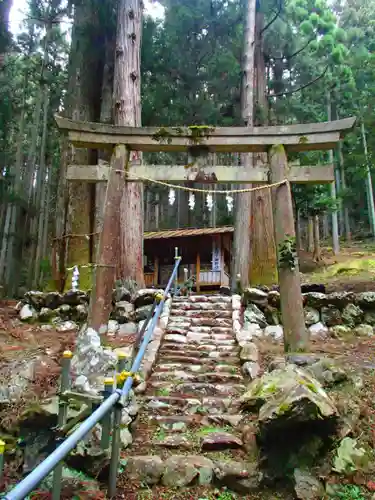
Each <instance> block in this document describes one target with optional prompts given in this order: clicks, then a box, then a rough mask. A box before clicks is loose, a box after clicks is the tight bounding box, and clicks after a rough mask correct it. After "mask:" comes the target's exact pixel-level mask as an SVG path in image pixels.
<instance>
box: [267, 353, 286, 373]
mask: <svg viewBox="0 0 375 500" xmlns="http://www.w3.org/2000/svg"><path fill="white" fill-rule="evenodd" d="M285 367H286V360H285V357H284V356H276V357H275V358H273V359H272V360H271V361H270V363H269V365H268V371H269V372H272V371H274V370H279V369H283V368H285Z"/></svg>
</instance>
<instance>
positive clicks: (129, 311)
mask: <svg viewBox="0 0 375 500" xmlns="http://www.w3.org/2000/svg"><path fill="white" fill-rule="evenodd" d="M133 313H134V306H133V304H131V303H130V302H126V301H124V300H122V301H120V302H117V303H116V305H115V308H114V311H113V313H112V316H113V319H115V320H116V321H118V322H119V323H120V324H123V323H127V322H128V321H131V320H132V318H133Z"/></svg>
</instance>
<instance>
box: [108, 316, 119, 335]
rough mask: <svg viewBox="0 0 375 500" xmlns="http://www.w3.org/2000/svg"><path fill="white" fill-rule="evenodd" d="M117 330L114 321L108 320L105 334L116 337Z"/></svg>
mask: <svg viewBox="0 0 375 500" xmlns="http://www.w3.org/2000/svg"><path fill="white" fill-rule="evenodd" d="M118 329H119V324H118V322H117V321H115V320H114V319H110V320H109V321H108V326H107V333H108V335H116V333H117V331H118Z"/></svg>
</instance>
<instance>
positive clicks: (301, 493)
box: [294, 469, 325, 500]
mask: <svg viewBox="0 0 375 500" xmlns="http://www.w3.org/2000/svg"><path fill="white" fill-rule="evenodd" d="M294 481H295V486H294V491H295V492H296V496H297V498H298V499H300V500H320V499H321V498H324V497H325V489H324V486H323V484H322V483H321V482H320V481H319V480H318V479H317V478H316V477H314V476H313V475H312V474H310V472H308V471H306V470H303V469H294Z"/></svg>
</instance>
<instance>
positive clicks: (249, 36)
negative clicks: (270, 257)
mask: <svg viewBox="0 0 375 500" xmlns="http://www.w3.org/2000/svg"><path fill="white" fill-rule="evenodd" d="M255 12H256V0H247V12H246V24H245V37H244V38H245V39H244V58H243V74H242V119H243V121H244V124H245V125H246V126H247V127H252V126H253V123H254V113H253V111H254V42H255ZM241 162H242V163H243V165H244V166H245V167H246V169H250V168H252V167H253V154H252V153H247V154H243V155H241ZM244 187H246V186H244ZM247 187H251V186H247ZM251 198H252V196H251V193H241V194H238V195H237V200H236V213H235V231H234V242H233V244H234V255H233V256H234V262H233V266H232V288H233V289H235V288H236V286H237V283H238V282H239V281H240V283H241V287H242V288H244V287H246V286H247V285H248V284H249V274H250V273H249V271H250V216H251V212H250V211H251Z"/></svg>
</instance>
